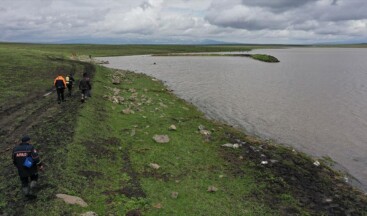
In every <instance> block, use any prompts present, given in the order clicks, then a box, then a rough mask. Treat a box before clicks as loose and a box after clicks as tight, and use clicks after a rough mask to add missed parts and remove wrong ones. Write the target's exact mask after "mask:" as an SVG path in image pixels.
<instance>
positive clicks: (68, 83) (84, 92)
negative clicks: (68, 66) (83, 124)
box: [54, 72, 92, 104]
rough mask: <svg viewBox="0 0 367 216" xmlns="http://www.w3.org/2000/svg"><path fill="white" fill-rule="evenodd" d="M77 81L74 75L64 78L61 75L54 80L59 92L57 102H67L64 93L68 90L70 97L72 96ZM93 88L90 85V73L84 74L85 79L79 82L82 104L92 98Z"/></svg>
mask: <svg viewBox="0 0 367 216" xmlns="http://www.w3.org/2000/svg"><path fill="white" fill-rule="evenodd" d="M74 82H75V79H74V77H73V75H72V74H69V75H67V76H66V78H64V77H63V76H62V75H61V73H59V74H58V76H57V77H56V78H55V80H54V86H55V88H56V92H57V102H58V103H59V104H60V103H61V102H64V101H65V97H64V91H65V89H66V88H67V89H68V96H71V93H72V89H73V85H74ZM91 89H92V86H91V84H90V78H89V76H88V73H87V72H85V73H83V78H82V79H81V80H80V81H79V90H80V91H81V102H84V101H85V99H86V98H87V97H91V93H90V90H91Z"/></svg>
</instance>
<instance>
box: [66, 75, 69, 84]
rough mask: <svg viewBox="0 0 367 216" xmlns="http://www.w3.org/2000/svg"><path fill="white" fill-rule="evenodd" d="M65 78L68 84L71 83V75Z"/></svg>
mask: <svg viewBox="0 0 367 216" xmlns="http://www.w3.org/2000/svg"><path fill="white" fill-rule="evenodd" d="M65 80H66V84H69V82H70V77H69V76H67V77H66V78H65Z"/></svg>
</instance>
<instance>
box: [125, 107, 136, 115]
mask: <svg viewBox="0 0 367 216" xmlns="http://www.w3.org/2000/svg"><path fill="white" fill-rule="evenodd" d="M122 113H123V114H125V115H129V114H134V113H135V112H134V111H133V110H131V109H130V108H127V109H124V110H122Z"/></svg>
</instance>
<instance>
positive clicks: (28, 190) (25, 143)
mask: <svg viewBox="0 0 367 216" xmlns="http://www.w3.org/2000/svg"><path fill="white" fill-rule="evenodd" d="M74 82H75V79H74V77H73V75H72V74H69V75H67V76H66V77H65V78H64V77H63V76H62V74H61V73H58V76H57V77H56V78H55V80H54V86H55V88H56V92H57V101H58V103H59V104H60V103H61V102H64V101H65V97H64V91H65V89H66V88H67V89H68V96H71V95H72V89H73V85H74ZM91 89H92V86H91V83H90V78H89V76H88V73H87V72H85V73H83V78H82V79H81V80H80V81H79V90H80V91H81V102H84V101H85V99H86V98H87V97H91V93H90V90H91ZM30 142H31V138H30V137H29V136H28V135H25V136H23V137H22V139H21V143H20V144H19V145H17V146H16V147H14V148H13V152H12V160H13V164H14V165H15V166H16V167H17V169H18V174H19V178H20V181H21V184H22V192H23V193H24V195H25V196H26V197H28V198H31V199H32V198H36V195H35V194H34V188H35V187H36V185H37V180H38V171H42V170H43V169H44V168H43V163H42V161H41V160H40V157H39V155H38V153H37V150H36V149H35V148H34V146H33V145H32V144H31V143H30Z"/></svg>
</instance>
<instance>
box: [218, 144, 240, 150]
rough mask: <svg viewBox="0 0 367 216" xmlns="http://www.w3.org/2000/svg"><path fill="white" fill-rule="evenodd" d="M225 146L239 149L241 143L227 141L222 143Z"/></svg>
mask: <svg viewBox="0 0 367 216" xmlns="http://www.w3.org/2000/svg"><path fill="white" fill-rule="evenodd" d="M222 146H223V147H227V148H234V149H238V148H239V147H240V144H237V143H235V144H232V143H226V144H223V145H222Z"/></svg>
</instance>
